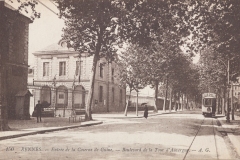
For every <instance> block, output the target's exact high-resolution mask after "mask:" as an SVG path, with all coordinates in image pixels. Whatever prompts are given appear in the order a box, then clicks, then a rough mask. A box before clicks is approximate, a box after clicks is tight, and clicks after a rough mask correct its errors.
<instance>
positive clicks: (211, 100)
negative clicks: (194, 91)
mask: <svg viewBox="0 0 240 160" xmlns="http://www.w3.org/2000/svg"><path fill="white" fill-rule="evenodd" d="M215 112H216V94H215V93H203V94H202V114H203V115H204V116H205V117H207V116H210V117H213V116H215Z"/></svg>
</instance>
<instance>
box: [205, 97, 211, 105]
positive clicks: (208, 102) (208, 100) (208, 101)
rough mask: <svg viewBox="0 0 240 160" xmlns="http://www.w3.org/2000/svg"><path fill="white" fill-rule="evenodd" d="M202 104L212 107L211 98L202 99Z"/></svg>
mask: <svg viewBox="0 0 240 160" xmlns="http://www.w3.org/2000/svg"><path fill="white" fill-rule="evenodd" d="M204 104H205V105H206V106H211V105H212V99H211V98H205V99H204Z"/></svg>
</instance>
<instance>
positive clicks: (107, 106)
mask: <svg viewBox="0 0 240 160" xmlns="http://www.w3.org/2000/svg"><path fill="white" fill-rule="evenodd" d="M107 75H108V76H107V104H106V105H107V112H109V78H110V76H109V60H108V73H107Z"/></svg>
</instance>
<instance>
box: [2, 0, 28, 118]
mask: <svg viewBox="0 0 240 160" xmlns="http://www.w3.org/2000/svg"><path fill="white" fill-rule="evenodd" d="M31 22H32V21H31V20H30V19H29V18H27V17H25V16H23V15H22V14H20V13H19V12H18V11H17V10H15V9H14V8H12V7H11V6H9V5H8V4H6V3H5V2H4V1H1V2H0V107H1V108H0V109H1V115H8V118H24V119H26V118H29V106H27V105H29V104H27V103H28V102H27V101H28V100H27V99H26V100H24V96H25V94H28V92H27V75H28V31H29V23H31ZM19 96H20V97H22V99H21V98H20V99H19V100H20V101H21V102H19V103H17V99H18V98H17V97H19ZM3 107H6V108H7V109H3ZM3 111H6V112H5V113H3Z"/></svg>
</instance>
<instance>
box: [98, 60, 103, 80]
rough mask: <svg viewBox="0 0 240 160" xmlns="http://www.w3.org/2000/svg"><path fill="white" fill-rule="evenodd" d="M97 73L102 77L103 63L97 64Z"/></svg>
mask: <svg viewBox="0 0 240 160" xmlns="http://www.w3.org/2000/svg"><path fill="white" fill-rule="evenodd" d="M99 72H100V73H99V74H100V77H101V78H103V64H102V63H100V65H99Z"/></svg>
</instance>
